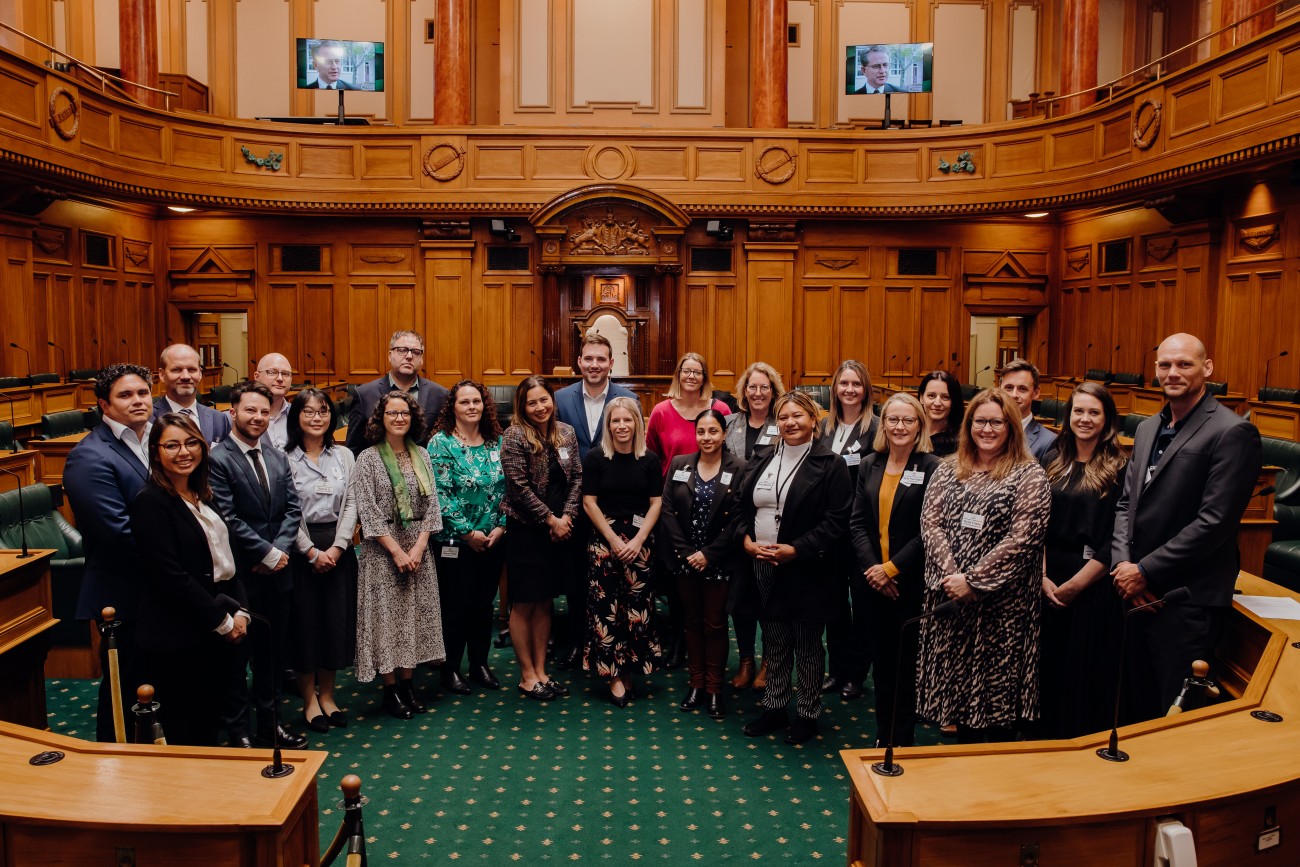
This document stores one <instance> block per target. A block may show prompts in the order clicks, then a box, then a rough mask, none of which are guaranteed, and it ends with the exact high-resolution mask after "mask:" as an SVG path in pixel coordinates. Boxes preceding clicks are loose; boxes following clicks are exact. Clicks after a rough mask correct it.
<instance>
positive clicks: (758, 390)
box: [745, 385, 772, 394]
mask: <svg viewBox="0 0 1300 867" xmlns="http://www.w3.org/2000/svg"><path fill="white" fill-rule="evenodd" d="M745 391H747V392H753V393H754V394H771V393H772V386H770V385H747V386H745Z"/></svg>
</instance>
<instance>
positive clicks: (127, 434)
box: [104, 416, 153, 469]
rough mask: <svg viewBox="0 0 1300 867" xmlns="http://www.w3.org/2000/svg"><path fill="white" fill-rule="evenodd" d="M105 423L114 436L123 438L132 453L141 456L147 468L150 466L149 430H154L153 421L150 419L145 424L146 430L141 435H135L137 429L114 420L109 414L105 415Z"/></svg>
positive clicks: (123, 442)
mask: <svg viewBox="0 0 1300 867" xmlns="http://www.w3.org/2000/svg"><path fill="white" fill-rule="evenodd" d="M104 424H106V425H108V429H109V430H111V431H112V432H113V436H114V437H116V438H117V439H119V440H121V441H122V444H123V445H125V446H126V447H127V448H128V449H130V450H131V454H133V455H135V456H136V457H137V458H139V459H140V463H142V464H144V465H145V468H146V469H147V468H148V467H149V431H151V430H153V422H152V421H150V422H147V423H146V424H145V426H144V431H143V432H142V433H141V434H140V436H139V437H137V436H136V435H135V431H133V430H131V429H130V428H129V427H127V426H126V425H124V424H120V423H118V422H115V421H113V420H112V419H111V418H109V417H108V416H104Z"/></svg>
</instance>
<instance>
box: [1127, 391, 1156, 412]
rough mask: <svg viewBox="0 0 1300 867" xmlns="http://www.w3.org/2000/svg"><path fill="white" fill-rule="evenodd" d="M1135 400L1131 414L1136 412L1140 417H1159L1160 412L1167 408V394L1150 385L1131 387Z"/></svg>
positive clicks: (1132, 403) (1133, 399) (1130, 410)
mask: <svg viewBox="0 0 1300 867" xmlns="http://www.w3.org/2000/svg"><path fill="white" fill-rule="evenodd" d="M1129 388H1131V389H1132V390H1133V392H1132V393H1133V398H1132V402H1131V405H1130V409H1129V412H1135V413H1137V414H1138V415H1159V414H1160V410H1162V409H1164V408H1165V393H1164V391H1163V390H1161V389H1159V388H1152V387H1151V386H1149V385H1131V386H1129Z"/></svg>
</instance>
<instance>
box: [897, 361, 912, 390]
mask: <svg viewBox="0 0 1300 867" xmlns="http://www.w3.org/2000/svg"><path fill="white" fill-rule="evenodd" d="M911 361H912V356H910V355H909V356H907V358H904V359H903V369H902V370H900V371H899V372H898V390H899V391H902V390H903V380H904V379H906V378H907V374H908V373H910V372H911V369H910V368H909V367H908V366H907V365H908V364H910V363H911Z"/></svg>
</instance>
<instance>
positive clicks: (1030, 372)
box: [1001, 358, 1056, 461]
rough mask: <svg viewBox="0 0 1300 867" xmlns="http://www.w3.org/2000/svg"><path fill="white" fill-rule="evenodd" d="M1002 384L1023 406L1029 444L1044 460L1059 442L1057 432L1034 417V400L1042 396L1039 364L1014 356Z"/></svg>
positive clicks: (1022, 415) (1036, 456)
mask: <svg viewBox="0 0 1300 867" xmlns="http://www.w3.org/2000/svg"><path fill="white" fill-rule="evenodd" d="M1001 386H1002V390H1003V391H1005V392H1006V393H1007V395H1008V396H1009V397H1010V398H1011V399H1012V400H1014V401H1015V402H1016V406H1018V407H1020V423H1021V424H1022V425H1023V426H1024V428H1025V447H1026V448H1028V449H1029V453H1030V454H1032V455H1033V456H1034V460H1036V461H1041V460H1042V459H1043V455H1045V454H1047V453H1048V452H1049V451H1050V450H1051V448H1052V444H1053V443H1055V442H1056V434H1054V433H1052V432H1051V431H1050V430H1048V429H1047V428H1045V427H1043V426H1042V425H1041V424H1039V423H1038V422H1037V421H1036V420H1035V419H1034V401H1036V400H1038V396H1039V393H1040V392H1039V390H1038V368H1037V367H1034V365H1032V364H1030V363H1029V362H1028V361H1025V360H1024V359H1023V358H1016V359H1013V360H1012V361H1011V363H1010V364H1008V365H1007V366H1006V367H1004V368H1002V380H1001Z"/></svg>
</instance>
